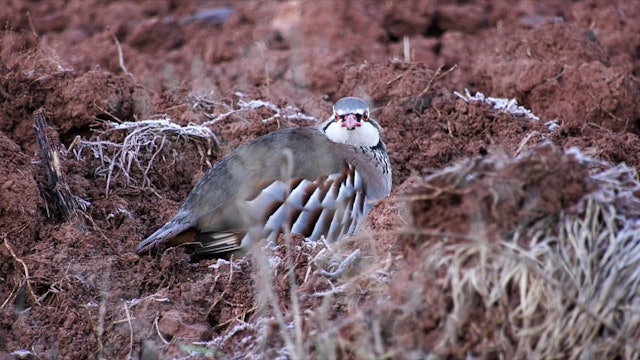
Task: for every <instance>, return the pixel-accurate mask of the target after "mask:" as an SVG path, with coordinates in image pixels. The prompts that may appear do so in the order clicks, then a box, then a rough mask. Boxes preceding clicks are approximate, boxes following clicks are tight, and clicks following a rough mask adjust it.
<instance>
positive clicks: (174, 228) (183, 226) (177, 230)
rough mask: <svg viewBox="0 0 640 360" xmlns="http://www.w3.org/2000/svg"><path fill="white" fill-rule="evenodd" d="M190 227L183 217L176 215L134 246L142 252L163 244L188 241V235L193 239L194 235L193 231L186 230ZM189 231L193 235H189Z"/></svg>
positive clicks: (139, 252) (177, 243) (176, 243)
mask: <svg viewBox="0 0 640 360" xmlns="http://www.w3.org/2000/svg"><path fill="white" fill-rule="evenodd" d="M190 227H191V225H190V224H189V223H188V222H187V221H185V219H184V218H182V217H178V216H177V215H176V217H174V218H173V219H171V220H170V221H169V222H168V223H166V224H165V225H164V226H163V227H161V228H160V229H158V230H156V232H154V233H153V234H151V235H150V236H149V237H148V238H146V239H144V240H142V241H141V242H140V243H139V244H138V245H137V246H136V253H138V254H142V253H146V252H149V251H151V250H154V249H157V248H159V247H162V246H165V245H170V246H175V245H179V244H182V243H185V242H188V241H189V237H191V239H193V235H195V232H194V231H188V230H189V228H190ZM191 233H193V235H190V234H191Z"/></svg>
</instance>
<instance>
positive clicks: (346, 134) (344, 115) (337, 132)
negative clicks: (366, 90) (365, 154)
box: [322, 97, 381, 147]
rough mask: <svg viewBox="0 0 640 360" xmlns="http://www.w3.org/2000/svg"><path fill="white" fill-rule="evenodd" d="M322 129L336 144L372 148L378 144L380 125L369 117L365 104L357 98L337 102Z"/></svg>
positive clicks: (347, 98)
mask: <svg viewBox="0 0 640 360" xmlns="http://www.w3.org/2000/svg"><path fill="white" fill-rule="evenodd" d="M322 129H323V130H324V133H325V134H326V136H327V137H328V138H329V139H330V140H331V141H334V142H337V143H343V144H347V145H352V146H367V147H373V146H376V145H378V142H380V130H381V129H380V125H378V123H377V122H376V121H375V120H373V119H372V118H371V117H370V113H369V106H368V105H367V103H366V102H365V101H364V100H362V99H360V98H357V97H345V98H342V99H340V100H338V101H337V102H336V103H335V105H334V106H333V115H331V118H329V120H327V121H326V122H325V123H324V126H323V127H322Z"/></svg>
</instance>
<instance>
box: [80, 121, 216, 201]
mask: <svg viewBox="0 0 640 360" xmlns="http://www.w3.org/2000/svg"><path fill="white" fill-rule="evenodd" d="M106 126H107V129H106V130H104V131H103V132H101V133H99V134H98V135H97V137H96V139H95V140H84V139H82V138H80V137H77V138H76V139H75V140H74V142H73V143H72V144H71V146H70V147H69V150H70V151H72V152H73V154H74V155H75V157H76V159H77V160H80V159H81V158H83V157H84V156H85V155H84V150H85V149H87V150H89V151H90V154H91V155H92V156H93V157H94V158H96V159H98V160H99V161H100V165H99V166H98V167H97V168H96V169H95V173H96V175H98V176H104V177H105V178H106V181H107V184H106V189H105V193H106V195H108V194H109V189H110V188H111V184H112V183H113V182H114V181H115V180H116V179H119V178H123V180H124V184H125V185H126V186H131V185H133V186H140V187H148V188H152V186H151V180H150V179H149V176H148V175H149V171H150V169H151V167H152V165H153V163H154V161H155V160H156V159H157V157H158V156H159V155H160V154H162V153H163V151H166V148H165V145H166V144H167V143H169V142H171V143H179V142H184V143H191V144H193V145H195V146H196V149H197V150H198V152H199V153H200V154H202V155H203V156H204V155H205V154H206V155H210V154H211V153H210V151H211V149H212V148H214V147H215V146H217V144H218V139H217V137H216V135H215V134H214V133H213V132H212V131H211V130H210V129H209V128H207V127H205V126H202V125H197V124H189V125H186V126H181V125H179V124H176V123H174V122H172V121H171V119H168V118H162V119H151V120H141V121H135V122H121V123H116V122H106ZM122 133H124V134H125V135H124V137H123V138H122V140H121V141H111V140H105V139H110V138H112V137H117V136H116V135H117V134H122ZM134 172H137V174H135V175H134Z"/></svg>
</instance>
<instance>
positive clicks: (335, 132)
mask: <svg viewBox="0 0 640 360" xmlns="http://www.w3.org/2000/svg"><path fill="white" fill-rule="evenodd" d="M324 132H325V134H326V135H327V137H328V138H329V140H331V141H333V142H337V143H341V144H347V145H352V146H366V147H373V146H376V145H378V143H379V142H380V131H378V129H377V128H376V126H375V125H373V124H372V123H371V122H369V121H362V122H361V126H358V127H356V128H355V129H353V130H348V129H347V128H346V127H343V126H342V125H341V124H340V123H339V122H337V121H332V122H331V123H330V124H329V126H327V127H326V129H325V131H324Z"/></svg>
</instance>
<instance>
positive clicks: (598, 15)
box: [0, 0, 640, 359]
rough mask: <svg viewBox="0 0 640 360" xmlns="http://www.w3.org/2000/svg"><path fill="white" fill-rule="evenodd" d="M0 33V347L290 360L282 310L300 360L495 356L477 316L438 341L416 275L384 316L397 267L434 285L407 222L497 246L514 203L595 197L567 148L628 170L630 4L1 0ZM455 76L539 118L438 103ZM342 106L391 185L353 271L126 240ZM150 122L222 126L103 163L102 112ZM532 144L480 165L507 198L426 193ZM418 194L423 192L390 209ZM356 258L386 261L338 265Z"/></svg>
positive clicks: (302, 248)
mask: <svg viewBox="0 0 640 360" xmlns="http://www.w3.org/2000/svg"><path fill="white" fill-rule="evenodd" d="M0 23H2V24H3V31H2V33H1V34H0V75H1V77H0V237H1V238H0V242H1V244H0V358H3V359H4V358H9V359H11V358H16V359H17V358H26V359H58V358H60V359H83V358H104V359H122V358H127V356H130V357H131V358H138V359H154V358H161V359H164V358H174V357H178V358H212V357H213V358H242V357H259V355H261V356H262V357H263V358H275V357H277V356H287V357H292V358H295V357H296V354H292V353H291V349H292V347H291V346H289V345H290V344H289V345H288V344H287V338H286V336H282V333H283V332H286V329H283V326H282V324H283V322H281V321H280V320H282V321H284V323H286V324H295V323H296V321H297V320H296V319H297V316H298V315H300V316H301V319H302V320H300V319H298V320H299V321H302V325H301V326H300V328H301V329H302V333H303V337H302V339H301V340H300V341H301V344H302V348H303V349H304V354H306V355H307V356H310V357H312V358H325V357H328V355H327V353H326V352H323V351H324V350H323V349H327V348H331V349H336V350H335V352H336V354H337V355H338V356H339V357H342V358H366V357H368V356H369V355H370V354H374V353H375V354H377V355H378V356H384V355H385V354H386V355H387V356H391V357H396V358H409V357H412V356H415V357H420V358H422V357H424V356H426V354H427V353H434V354H439V355H442V356H445V357H446V356H449V357H451V358H464V357H467V356H486V357H489V358H492V357H496V358H497V357H501V356H507V357H508V354H507V355H505V353H504V352H502V351H501V350H495V349H496V348H497V349H502V348H500V347H499V346H498V347H496V348H487V347H486V346H485V347H483V346H484V345H483V344H484V342H483V341H484V340H486V339H487V338H488V337H491V336H494V335H495V334H492V333H491V334H489V332H488V330H487V331H483V330H482V329H483V328H482V327H483V326H484V324H486V323H487V322H490V321H491V319H489V318H488V315H487V314H485V313H483V312H480V311H476V312H474V309H468V313H469V314H476V315H470V318H473V319H474V320H473V327H471V326H470V327H469V329H470V330H469V332H465V333H463V334H460V335H459V337H458V339H459V342H457V343H456V344H447V345H446V346H445V345H442V343H441V342H440V341H439V339H442V336H443V334H444V333H445V332H447V331H449V330H448V328H447V327H446V326H445V325H444V320H443V319H444V318H443V315H442V311H443V310H441V309H447V308H450V307H451V306H452V305H451V299H449V298H447V297H445V296H443V295H441V293H442V292H444V291H445V290H447V288H446V287H440V286H441V285H438V282H437V281H425V282H424V283H425V284H431V285H432V286H433V287H432V288H421V289H420V294H421V296H422V297H421V299H422V300H421V301H423V302H424V303H425V304H426V303H428V304H429V306H425V307H422V309H426V310H424V312H421V313H415V314H413V315H412V316H411V319H408V320H406V321H402V322H400V321H397V319H398V318H402V317H397V316H396V315H398V314H399V313H402V311H400V310H398V309H406V306H405V307H402V306H404V305H402V304H405V305H406V304H408V303H410V302H411V301H413V300H411V296H410V295H409V293H408V290H409V289H408V288H407V287H409V286H411V285H410V284H411V279H412V278H413V277H414V276H418V277H420V276H426V275H425V274H421V275H420V274H418V275H416V274H413V273H412V270H411V269H422V268H421V267H420V266H418V265H416V264H417V263H418V262H419V261H420V257H421V256H422V255H421V254H422V252H421V251H423V249H424V246H425V245H424V244H423V241H426V240H424V239H423V238H415V237H407V235H406V233H405V234H404V235H403V234H402V232H404V231H405V230H406V229H407V228H408V227H409V228H411V227H412V228H413V229H431V230H434V231H436V230H437V231H445V232H449V233H451V232H455V233H460V234H467V233H469V232H473V231H474V230H473V226H474V225H473V224H474V222H473V219H475V217H476V215H477V214H479V213H482V214H485V215H487V216H486V217H484V218H483V221H484V223H485V224H487V229H486V232H487V234H489V235H488V236H489V238H493V236H494V235H495V236H496V237H498V238H499V237H500V236H504V234H507V233H509V232H511V231H513V229H516V228H518V227H519V226H526V224H528V223H529V222H530V221H531V218H530V217H529V213H527V214H524V213H523V209H525V208H527V209H528V208H530V207H527V206H532V207H535V208H536V209H539V210H540V209H541V210H540V211H542V212H543V213H544V214H551V215H554V214H558V216H560V214H561V213H564V212H565V211H570V210H571V209H573V208H575V206H576V204H578V202H579V200H580V199H581V197H582V196H583V195H584V194H586V193H588V192H589V191H592V190H593V188H592V186H593V185H592V184H591V183H589V182H588V181H586V180H585V179H586V178H587V176H588V174H589V171H590V170H589V169H587V168H586V167H584V166H582V165H580V164H579V162H576V161H573V160H567V158H565V155H562V154H564V153H565V151H566V150H568V149H570V148H577V149H579V150H580V152H581V153H583V154H586V155H587V156H589V157H591V158H593V159H597V160H601V161H603V164H611V165H612V166H613V165H617V164H620V163H625V164H626V165H627V166H629V167H630V168H637V166H638V165H640V138H639V134H640V101H638V99H639V98H640V80H639V76H640V3H639V2H638V1H635V0H634V1H613V2H612V1H605V0H589V1H575V2H567V1H542V2H540V1H527V0H515V1H509V2H498V1H488V0H474V1H463V2H451V1H421V0H416V1H370V0H358V1H341V0H335V1H329V0H328V1H277V2H276V1H183V0H176V1H168V0H159V1H147V2H129V1H100V0H88V1H79V0H70V1H42V2H40V1H28V0H13V1H9V3H8V5H4V6H3V10H2V12H0ZM465 89H468V90H469V92H470V94H471V95H473V94H475V93H476V92H482V93H483V94H485V95H486V96H491V97H495V98H503V99H507V100H508V99H515V101H517V104H518V105H521V106H523V107H524V108H526V109H528V110H530V111H531V113H532V114H534V115H535V116H537V117H538V118H539V119H538V120H535V119H533V118H530V117H527V116H522V115H516V114H513V113H510V112H508V111H504V110H500V109H496V108H494V107H493V106H492V105H491V104H488V103H486V102H479V101H465V100H464V99H463V98H462V97H464V96H462V97H461V96H458V95H456V94H455V93H454V92H457V93H458V94H464V93H465ZM343 96H360V97H363V98H365V99H366V100H367V101H369V103H370V104H372V107H373V114H374V116H375V117H376V119H377V120H378V121H379V122H380V123H381V125H382V126H383V128H384V132H383V139H384V141H385V142H386V144H387V147H388V151H389V156H390V159H391V161H392V166H393V182H394V188H393V191H392V197H391V198H390V199H389V200H388V201H384V202H382V203H380V204H378V205H377V207H376V208H375V209H374V210H373V211H372V212H371V213H370V215H369V218H368V222H367V224H366V226H365V228H363V229H362V234H363V235H362V236H360V237H358V238H356V239H346V240H345V244H344V249H342V250H341V251H343V252H342V253H340V254H342V255H344V254H349V253H350V252H351V251H353V250H354V249H356V248H360V249H361V252H360V255H361V257H362V258H363V259H364V260H361V261H357V262H356V263H355V264H352V265H351V267H350V270H349V271H347V274H342V275H341V276H342V279H348V278H351V279H353V278H355V279H358V280H357V282H356V281H353V282H349V281H347V280H340V277H335V278H332V277H328V276H326V274H325V275H323V274H322V273H321V270H322V269H323V268H324V269H325V270H326V269H333V270H335V269H336V268H337V265H336V264H337V263H336V261H337V262H338V263H339V262H340V261H341V260H344V258H345V256H342V255H341V257H340V256H338V255H335V256H334V257H337V258H339V259H340V261H338V260H336V259H335V258H332V257H331V256H330V255H328V254H329V253H330V251H329V250H331V249H330V247H331V246H329V245H325V244H318V245H317V246H314V244H308V243H306V242H305V241H304V239H300V238H297V237H294V238H293V240H292V241H293V243H292V244H291V248H292V249H293V252H290V251H288V250H287V247H286V246H283V247H279V248H277V249H275V250H274V252H275V253H274V254H273V255H272V256H273V257H274V258H275V259H278V260H280V261H279V262H278V261H275V262H274V261H272V262H271V266H270V267H269V266H268V267H266V268H265V267H263V265H261V264H260V261H259V260H256V259H255V258H252V257H251V256H246V257H245V258H241V259H235V260H233V261H232V262H231V263H229V262H223V261H221V262H218V261H217V260H203V261H200V262H191V261H190V257H189V255H188V254H187V253H185V251H184V250H183V249H181V248H179V249H170V250H167V251H165V252H163V253H161V254H156V255H153V256H139V255H137V254H136V253H135V252H134V248H135V246H136V244H137V243H138V242H139V241H141V240H142V239H144V238H145V237H146V236H148V235H149V234H151V233H152V232H153V231H154V230H155V229H157V228H158V227H159V226H161V225H162V224H163V223H164V222H166V221H167V220H168V219H169V218H170V217H171V216H172V215H173V214H174V213H175V211H176V210H177V209H178V207H179V206H180V204H181V202H182V201H183V200H184V199H185V197H186V195H187V194H188V192H189V191H190V190H191V188H192V186H193V185H194V184H195V182H196V181H197V180H198V179H199V178H200V177H201V176H202V175H203V174H204V172H206V170H207V169H208V168H210V167H211V164H213V163H215V161H216V160H217V159H220V158H221V157H223V156H224V155H225V154H227V153H228V152H229V151H230V150H231V149H233V148H235V147H236V146H238V145H239V144H242V143H244V142H246V141H249V140H251V139H254V138H256V137H258V136H261V135H264V134H266V133H268V132H270V131H274V130H276V129H279V128H283V127H295V126H303V125H310V124H313V123H319V122H320V121H322V120H324V119H326V118H327V117H328V116H329V115H330V113H331V106H332V103H333V102H335V101H336V100H338V99H339V98H341V97H343ZM252 101H253V103H251V102H252ZM258 101H260V103H259V102H258ZM247 104H253V106H251V105H247ZM259 104H263V105H259ZM264 104H268V105H264ZM37 111H42V113H43V114H44V115H45V117H46V120H47V124H48V127H47V129H46V131H45V134H46V135H47V136H48V137H49V138H50V139H51V141H52V143H53V144H55V146H56V148H57V149H58V154H59V156H60V169H61V171H62V173H63V174H64V179H63V180H64V181H65V182H66V184H67V185H68V189H69V190H70V193H71V194H73V196H75V198H74V199H76V200H77V203H78V204H82V205H83V206H81V207H79V209H78V210H77V211H76V213H74V214H73V215H72V216H71V217H69V218H65V217H64V216H63V213H62V211H61V209H60V208H59V205H57V203H56V201H55V196H54V195H53V194H54V193H55V189H54V188H52V183H51V182H50V181H49V178H48V177H47V172H46V170H45V162H44V161H43V154H42V153H41V151H40V150H39V147H38V143H37V139H36V135H35V133H34V117H35V115H34V113H36V112H37ZM223 114H225V115H223ZM287 115H290V116H287ZM163 118H166V119H169V120H170V121H171V122H174V123H176V124H179V125H181V126H182V127H187V126H188V125H189V124H203V123H205V122H207V124H206V127H207V128H208V129H209V130H210V131H211V133H212V134H214V135H215V139H214V138H213V137H211V138H209V140H207V139H205V138H202V137H184V136H183V137H180V136H176V135H175V133H167V134H164V135H161V136H159V137H156V138H155V139H152V140H151V141H150V144H151V145H150V144H149V143H145V144H143V146H142V147H141V148H140V149H139V152H141V153H142V154H149V151H150V152H151V153H150V154H151V155H153V156H148V157H147V158H146V159H147V160H146V161H142V162H141V163H140V164H138V165H140V167H138V166H137V165H136V163H135V161H134V162H133V163H130V164H132V165H131V166H130V168H129V172H128V174H125V173H124V172H123V171H122V170H118V169H115V170H113V169H112V170H113V171H112V172H110V171H109V164H111V163H105V159H107V158H113V157H114V156H115V149H116V148H114V147H109V146H108V144H106V145H104V148H103V151H104V153H101V152H100V151H99V150H97V149H98V147H96V145H95V144H96V143H98V142H110V143H112V144H113V143H115V144H122V143H123V141H124V140H125V137H126V136H127V135H128V134H130V133H131V130H127V129H123V130H117V129H115V130H114V129H113V124H114V123H127V124H128V123H129V122H140V121H143V120H154V119H155V120H157V119H163ZM212 119H215V121H211V120H212ZM163 136H164V138H163ZM91 144H94V145H93V146H92V145H91ZM160 144H163V146H162V147H160ZM148 146H151V150H149V149H150V148H149V147H148ZM156 151H157V152H156ZM531 151H533V154H534V155H530V156H533V158H528V159H530V160H527V161H524V162H523V161H520V162H517V163H514V165H512V166H507V167H505V168H500V169H498V170H496V169H493V168H491V169H493V170H495V171H497V173H496V175H495V178H491V179H494V180H495V181H498V182H502V183H504V184H508V183H510V181H515V182H518V184H520V185H521V186H520V187H519V189H521V190H522V191H524V192H526V193H517V194H515V193H514V194H511V193H509V196H508V198H509V199H511V200H513V201H510V202H500V203H493V202H492V200H491V199H493V198H494V196H495V192H494V191H488V190H483V189H487V188H489V187H490V186H491V185H492V184H494V182H491V181H489V180H488V178H487V179H484V180H483V181H485V182H482V183H480V184H481V185H479V186H477V187H474V188H472V190H470V191H472V192H473V193H474V194H475V195H474V196H473V197H468V196H465V195H464V194H463V193H447V194H448V195H446V196H436V195H437V194H435V193H434V191H435V190H433V188H429V189H426V188H424V187H421V185H420V183H421V179H422V178H423V177H424V176H427V175H431V174H434V173H436V172H437V171H439V170H441V169H443V168H445V167H447V166H450V165H452V164H456V163H460V162H461V161H464V160H466V159H471V158H474V159H475V158H477V159H483V158H489V157H502V158H505V159H513V158H518V157H520V156H522V155H523V154H531ZM154 154H155V155H154ZM478 161H481V160H478ZM125 163H126V161H125ZM532 167H534V168H535V169H539V171H531V169H532ZM481 168H482V169H484V170H483V171H485V170H486V171H489V170H487V169H488V168H483V167H481ZM535 169H534V170H535ZM493 170H491V171H493ZM492 176H493V175H492ZM447 179H449V178H447ZM449 180H450V179H449ZM449 180H447V181H449ZM450 181H454V180H450ZM440 185H441V186H442V187H443V188H445V187H446V186H447V183H442V184H440ZM505 191H508V190H505ZM438 194H440V193H438ZM532 194H533V195H532ZM501 195H504V194H502V193H501ZM511 195H513V196H511ZM415 196H418V197H419V196H423V197H424V196H427V197H428V196H434V197H433V198H432V199H434V200H433V201H423V202H412V203H411V205H410V206H406V201H411V200H407V199H411V198H412V197H415ZM636 196H638V194H636ZM430 199H431V198H430ZM532 204H533V205H532ZM83 208H84V209H83ZM523 224H524V225H523ZM401 229H404V230H402V231H401ZM492 234H493V235H492ZM281 240H282V241H284V239H281ZM429 241H435V240H433V239H431V240H429ZM334 250H335V249H334ZM336 254H338V252H337V250H336ZM257 257H258V258H259V256H257ZM371 264H378V265H379V266H378V267H376V269H378V270H380V269H383V270H380V271H378V272H377V273H378V274H380V273H384V274H385V275H384V276H380V277H376V278H375V280H372V279H373V277H367V278H366V279H365V278H364V277H362V276H360V277H358V276H356V275H354V273H358V272H360V274H362V272H363V271H366V270H364V269H365V268H366V266H365V265H371ZM265 269H266V271H265ZM292 269H293V270H292ZM256 270H257V271H256ZM290 271H293V274H294V275H293V276H292V277H290V276H289V272H290ZM427 271H429V270H427ZM265 272H266V273H270V276H271V277H270V278H269V277H264V276H266V275H264V273H265ZM433 275H434V276H436V274H435V270H434V274H433ZM292 278H293V282H294V283H295V284H296V285H292V283H291V279H292ZM265 283H266V284H269V283H271V284H272V285H271V286H270V287H269V286H267V287H269V289H267V290H265V289H264V286H262V285H264V284H265ZM339 284H343V285H344V284H351V285H353V284H357V286H350V287H348V291H347V293H346V295H345V293H340V292H335V294H336V296H338V297H339V298H340V300H339V301H336V302H331V300H327V299H330V297H327V296H322V293H323V292H334V291H336V289H335V287H334V285H339ZM636 291H637V290H636ZM269 293H272V294H273V295H274V296H275V298H273V297H270V295H269ZM265 294H266V295H265ZM291 294H294V295H295V296H299V303H298V304H295V303H293V302H292V295H291ZM338 294H339V295H338ZM340 296H341V297H340ZM274 299H275V300H274ZM274 302H275V303H276V305H275V307H277V308H279V310H280V313H281V314H282V316H283V319H280V320H279V319H278V316H277V314H276V315H274V312H273V309H272V308H273V307H274V305H273V303H274ZM429 309H432V310H433V311H430V310H429ZM438 309H440V310H438ZM275 313H277V311H276V312H275ZM296 314H298V315H296ZM374 315H375V316H374ZM368 316H371V318H368ZM402 316H407V315H406V313H403V315H402ZM367 319H368V321H367ZM374 319H375V320H374ZM394 319H395V320H394ZM376 326H377V328H376ZM487 326H488V325H487ZM374 328H375V329H378V330H379V331H378V332H375V331H373V330H371V329H374ZM380 329H382V330H380ZM290 334H291V338H289V340H291V339H293V340H292V341H293V342H294V343H295V340H296V338H295V336H294V334H293V332H291V333H290ZM372 334H373V335H372ZM375 334H381V335H380V339H378V338H377V337H376V335H375ZM507 338H509V337H507ZM363 339H366V341H365V340H363ZM636 340H640V339H636ZM323 346H326V347H323ZM294 348H296V347H295V346H294ZM297 348H299V347H297ZM283 349H287V350H283ZM627 354H629V353H627ZM298 355H300V354H298Z"/></svg>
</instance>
